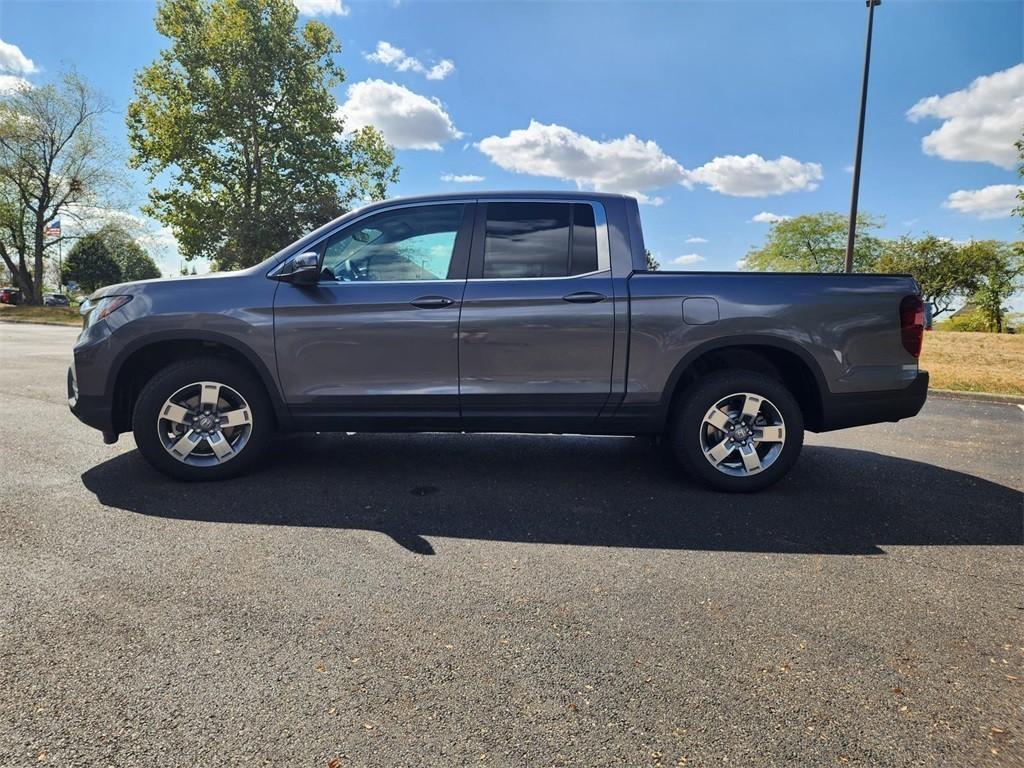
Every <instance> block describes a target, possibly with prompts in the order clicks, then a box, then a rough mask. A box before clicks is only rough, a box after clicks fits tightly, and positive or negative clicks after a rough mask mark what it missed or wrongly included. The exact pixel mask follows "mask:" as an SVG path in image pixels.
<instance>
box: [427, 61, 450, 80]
mask: <svg viewBox="0 0 1024 768" xmlns="http://www.w3.org/2000/svg"><path fill="white" fill-rule="evenodd" d="M454 71H455V62H454V61H452V60H451V59H441V60H440V61H439V62H437V64H435V65H434V66H432V67H431V68H430V69H428V70H427V80H444V79H445V78H446V77H448V75H450V74H451V73H452V72H454Z"/></svg>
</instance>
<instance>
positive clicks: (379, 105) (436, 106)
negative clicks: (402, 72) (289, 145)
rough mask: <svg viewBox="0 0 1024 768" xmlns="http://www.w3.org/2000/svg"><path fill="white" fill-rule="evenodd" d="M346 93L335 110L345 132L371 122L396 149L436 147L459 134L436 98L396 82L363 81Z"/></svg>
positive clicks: (352, 86) (436, 148) (458, 136)
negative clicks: (343, 125)
mask: <svg viewBox="0 0 1024 768" xmlns="http://www.w3.org/2000/svg"><path fill="white" fill-rule="evenodd" d="M347 95H348V98H347V99H346V101H345V103H344V104H342V105H341V106H339V107H338V113H337V114H338V116H339V117H340V118H342V119H343V120H344V121H345V130H346V131H352V130H356V129H358V128H362V127H364V126H367V125H372V126H373V127H374V128H377V129H378V130H379V131H380V132H381V133H382V134H383V135H384V140H385V141H387V142H388V143H389V144H391V145H392V146H394V147H396V148H398V149H430V150H440V149H441V144H442V143H444V142H445V141H448V140H449V139H458V138H461V137H462V133H461V132H460V131H459V130H457V129H456V128H455V125H454V124H453V123H452V119H451V118H450V117H449V116H448V113H447V112H445V111H444V107H443V106H442V105H441V102H440V101H438V100H437V99H428V98H427V97H426V96H421V95H420V94H418V93H414V92H413V91H410V90H409V89H408V88H406V87H404V86H401V85H398V83H386V82H384V81H383V80H364V81H362V82H360V83H355V84H354V85H351V86H349V89H348V94H347Z"/></svg>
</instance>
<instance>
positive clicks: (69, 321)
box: [0, 304, 82, 326]
mask: <svg viewBox="0 0 1024 768" xmlns="http://www.w3.org/2000/svg"><path fill="white" fill-rule="evenodd" d="M0 320H4V321H7V322H10V323H56V324H59V325H77V326H81V325H82V316H81V315H79V314H78V309H77V308H76V309H72V308H69V307H22V306H18V307H12V306H11V305H9V304H0Z"/></svg>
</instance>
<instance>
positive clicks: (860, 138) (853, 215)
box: [846, 0, 882, 272]
mask: <svg viewBox="0 0 1024 768" xmlns="http://www.w3.org/2000/svg"><path fill="white" fill-rule="evenodd" d="M866 4H867V7H868V40H867V45H866V46H865V47H864V82H863V83H862V84H861V89H860V123H859V124H858V126H857V152H856V155H855V156H854V159H853V192H852V193H851V194H850V231H849V234H848V235H847V236H846V271H847V272H853V243H854V240H855V239H856V237H857V196H858V195H859V194H860V157H861V153H862V151H863V149H864V111H865V109H866V108H867V105H868V70H869V69H870V68H871V28H872V26H873V24H874V20H875V6H876V5H881V4H882V0H866Z"/></svg>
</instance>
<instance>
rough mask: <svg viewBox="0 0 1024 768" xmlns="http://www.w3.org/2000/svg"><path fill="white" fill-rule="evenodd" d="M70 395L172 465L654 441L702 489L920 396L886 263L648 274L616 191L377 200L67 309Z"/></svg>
mask: <svg viewBox="0 0 1024 768" xmlns="http://www.w3.org/2000/svg"><path fill="white" fill-rule="evenodd" d="M81 312H82V314H83V316H84V329H83V330H82V333H81V336H80V337H79V339H78V342H77V344H76V345H75V348H74V360H73V364H72V366H71V368H70V370H69V372H68V398H69V402H70V405H71V410H72V411H73V412H74V413H75V415H77V416H78V418H79V419H81V420H82V421H84V422H85V423H86V424H89V425H91V426H93V427H95V428H97V429H99V430H102V432H103V434H104V438H105V439H106V440H107V441H108V442H113V441H114V440H116V439H117V437H118V435H119V434H120V433H123V432H127V431H132V432H133V433H134V436H135V442H136V444H137V446H138V448H139V450H140V451H141V452H142V454H143V455H144V456H145V457H146V458H147V459H148V460H149V461H150V462H151V463H152V464H153V466H155V467H156V468H157V469H159V470H161V471H162V472H165V473H166V474H168V475H171V476H173V477H176V478H182V479H187V480H194V479H204V478H211V479H212V478H222V477H227V476H230V475H235V474H238V473H239V472H241V471H243V470H245V469H247V468H249V467H250V466H252V463H253V462H254V461H255V460H256V458H257V457H258V456H259V455H260V453H261V452H262V451H263V449H264V448H265V447H266V445H267V443H268V441H269V440H270V439H271V436H272V434H273V433H274V432H275V431H294V430H305V431H312V430H317V431H331V430H338V431H341V430H345V431H366V432H371V431H376V432H384V431H438V430H442V431H452V432H475V431H489V432H490V431H504V432H549V433H589V434H604V435H664V437H665V442H666V443H667V445H668V446H670V448H671V451H672V453H673V454H674V456H675V457H676V459H677V460H678V462H679V464H680V465H681V466H682V467H683V468H685V469H686V470H687V471H688V472H689V473H690V474H691V475H692V476H693V477H695V478H697V479H699V480H700V481H702V482H703V483H705V484H707V485H709V486H711V487H713V488H717V489H720V490H724V491H751V490H756V489H759V488H763V487H765V486H767V485H770V484H771V483H774V482H776V481H777V480H779V479H780V478H781V477H782V476H783V475H784V474H785V473H786V471H787V470H788V469H789V468H790V467H791V466H792V465H793V462H794V461H795V460H796V458H797V456H798V454H799V453H800V449H801V446H802V444H803V436H804V430H805V429H809V430H812V431H818V432H820V431H825V430H831V429H839V428H842V427H850V426H854V425H858V424H870V423H873V422H880V421H897V420H899V419H904V418H907V417H909V416H913V415H915V414H916V413H917V412H918V411H919V410H920V408H921V406H922V405H923V403H924V401H925V397H926V394H927V388H928V374H927V373H926V372H924V371H921V370H919V369H918V355H919V354H920V351H921V341H922V337H923V327H924V308H923V304H922V301H921V296H920V291H919V289H918V286H917V284H916V283H915V282H914V280H913V279H911V278H910V277H908V276H899V275H867V274H852V275H835V274H779V273H765V274H750V273H728V272H651V271H648V267H647V262H646V259H645V256H644V241H643V234H642V231H641V228H640V216H639V210H638V208H637V203H636V201H635V200H633V199H632V198H629V197H624V196H621V195H610V194H596V193H586V194H585V193H552V192H543V193H522V192H516V193H503V194H479V195H473V194H468V195H452V196H443V197H420V198H410V199H404V200H392V201H389V202H383V203H377V204H374V205H370V206H367V207H365V208H362V209H360V210H358V211H354V212H352V213H349V214H347V215H345V216H342V217H341V218H338V219H336V220H334V221H332V222H330V223H329V224H327V225H325V226H323V227H321V228H320V229H318V230H316V231H314V232H312V233H311V234H309V235H307V236H306V237H303V238H302V239H300V240H299V241H297V242H296V243H294V244H293V245H290V246H288V247H287V248H285V249H283V250H282V251H280V252H279V253H277V254H275V255H274V256H272V257H270V258H269V259H267V260H266V261H264V262H263V263H261V264H258V265H257V266H254V267H251V268H249V269H243V270H240V271H237V272H230V273H224V274H217V275H210V276H208V277H202V278H182V279H173V280H158V281H152V282H138V283H126V284H123V285H115V286H110V287H107V288H103V289H101V290H99V291H97V292H96V293H94V294H93V295H92V296H91V297H90V298H89V299H88V301H86V302H85V303H84V304H83V306H82V308H81Z"/></svg>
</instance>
